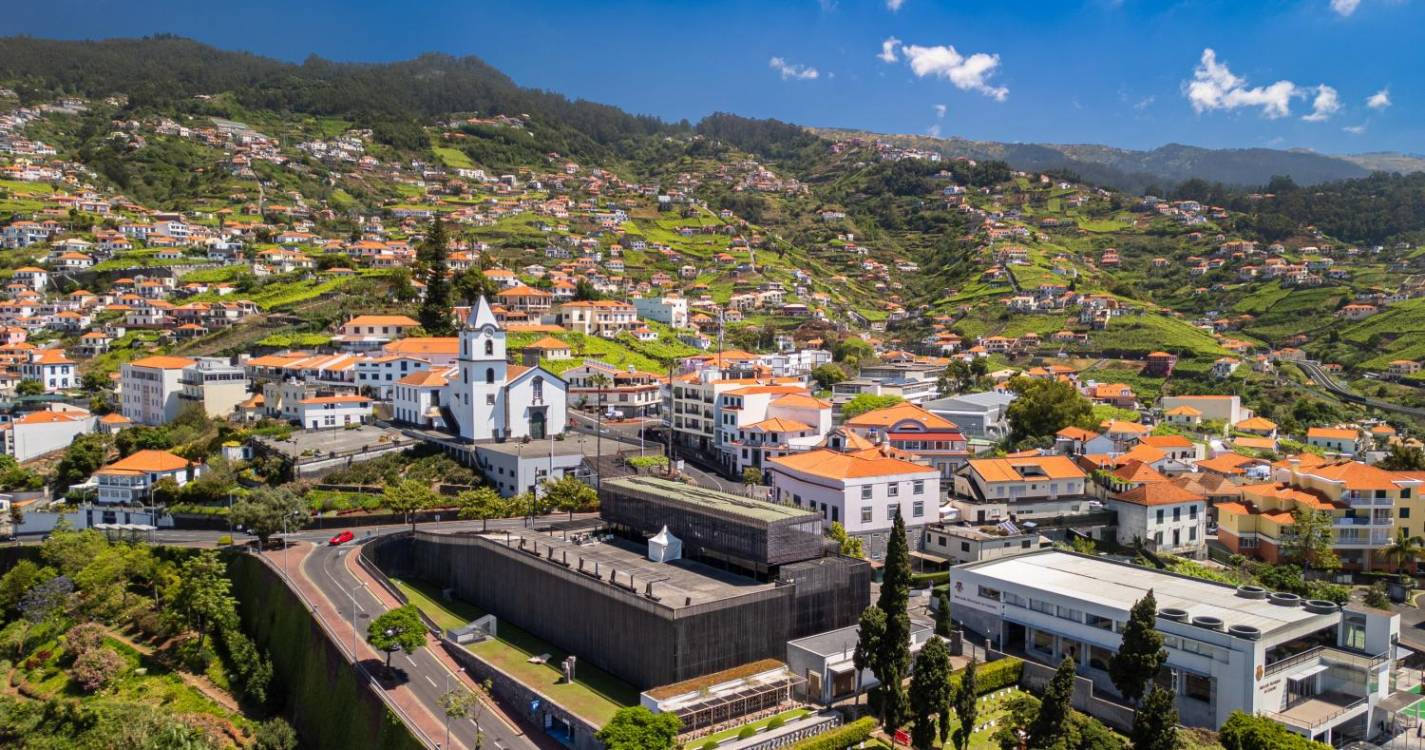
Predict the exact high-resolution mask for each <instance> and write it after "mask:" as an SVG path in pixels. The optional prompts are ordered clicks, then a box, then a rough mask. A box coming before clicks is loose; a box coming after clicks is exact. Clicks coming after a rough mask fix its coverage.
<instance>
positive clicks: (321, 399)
mask: <svg viewBox="0 0 1425 750" xmlns="http://www.w3.org/2000/svg"><path fill="white" fill-rule="evenodd" d="M296 409H297V424H300V425H302V427H303V428H304V429H308V430H328V429H334V428H337V427H346V426H348V425H354V424H366V423H367V422H369V421H371V399H369V398H367V397H365V396H312V397H310V398H304V399H301V400H299V401H297V403H296Z"/></svg>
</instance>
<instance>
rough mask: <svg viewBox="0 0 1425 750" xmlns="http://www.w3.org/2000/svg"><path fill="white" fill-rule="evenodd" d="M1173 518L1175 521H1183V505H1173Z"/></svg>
mask: <svg viewBox="0 0 1425 750" xmlns="http://www.w3.org/2000/svg"><path fill="white" fill-rule="evenodd" d="M1173 520H1174V521H1181V520H1183V509H1182V508H1181V507H1177V506H1174V507H1173Z"/></svg>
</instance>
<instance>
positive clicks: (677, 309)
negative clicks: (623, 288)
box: [633, 295, 688, 328]
mask: <svg viewBox="0 0 1425 750" xmlns="http://www.w3.org/2000/svg"><path fill="white" fill-rule="evenodd" d="M633 307H634V309H635V310H636V311H637V312H638V317H640V318H643V319H645V320H654V321H657V322H659V323H662V324H664V325H666V326H668V327H669V328H687V327H688V300H687V298H685V297H674V296H671V295H668V296H663V297H637V298H635V299H634V300H633Z"/></svg>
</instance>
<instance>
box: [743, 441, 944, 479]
mask: <svg viewBox="0 0 1425 750" xmlns="http://www.w3.org/2000/svg"><path fill="white" fill-rule="evenodd" d="M770 463H771V464H772V466H773V467H774V469H775V467H779V466H780V467H785V468H787V469H790V470H792V471H800V472H805V473H807V474H813V475H816V476H820V477H825V478H827V479H863V478H867V477H881V476H894V475H898V474H924V473H927V472H934V471H935V469H934V468H933V467H930V466H922V465H920V464H915V463H911V462H909V461H902V460H901V459H898V458H887V457H884V456H881V455H880V453H879V452H878V451H877V450H876V449H875V448H871V449H869V450H864V451H857V452H855V453H839V452H837V451H833V450H828V449H825V448H820V449H817V450H812V451H806V452H805V453H793V454H791V455H789V456H780V457H778V458H774V459H772V460H771V461H770Z"/></svg>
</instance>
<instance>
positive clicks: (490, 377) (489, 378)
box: [485, 367, 1163, 521]
mask: <svg viewBox="0 0 1425 750" xmlns="http://www.w3.org/2000/svg"><path fill="white" fill-rule="evenodd" d="M485 384H486V385H494V384H495V368H493V367H486V368H485ZM1159 514H1160V515H1161V514H1162V511H1159ZM1158 520H1159V521H1161V520H1163V519H1161V518H1159V519H1158Z"/></svg>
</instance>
